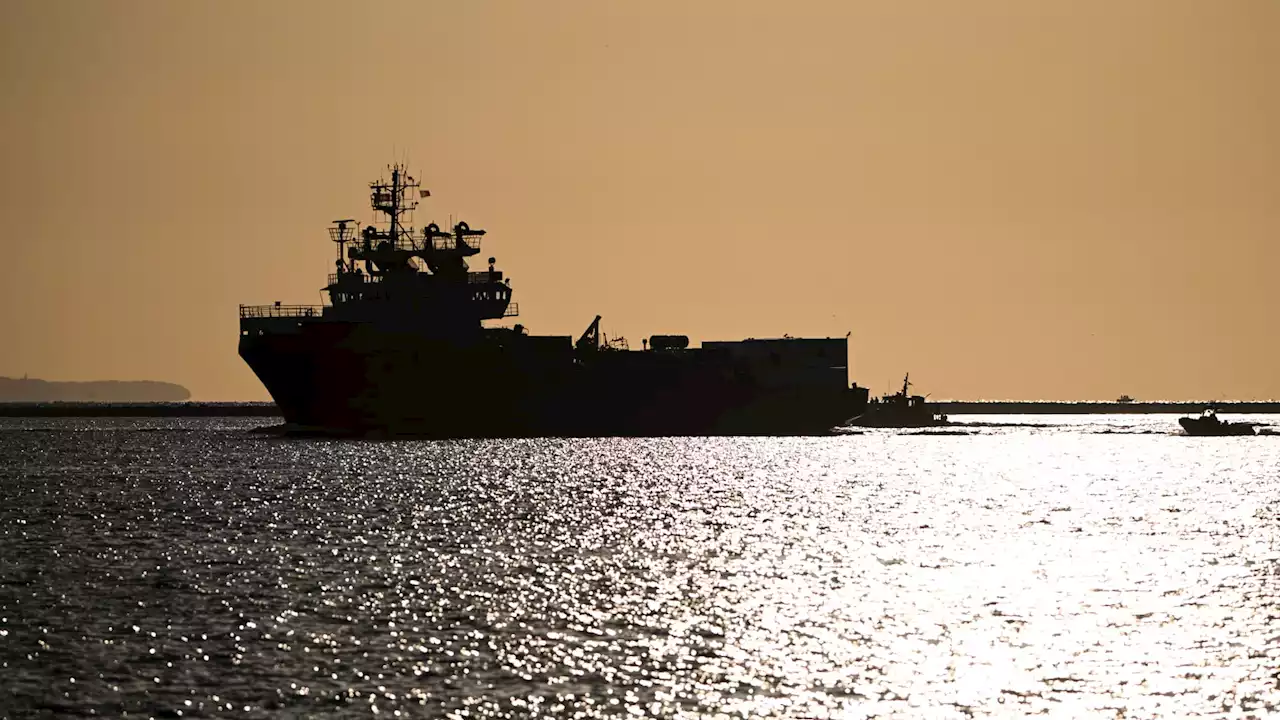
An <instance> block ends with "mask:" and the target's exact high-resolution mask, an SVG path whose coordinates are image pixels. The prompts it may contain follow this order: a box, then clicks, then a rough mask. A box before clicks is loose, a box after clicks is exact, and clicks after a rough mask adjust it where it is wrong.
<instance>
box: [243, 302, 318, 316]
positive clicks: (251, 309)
mask: <svg viewBox="0 0 1280 720" xmlns="http://www.w3.org/2000/svg"><path fill="white" fill-rule="evenodd" d="M323 312H324V306H323V305H241V306H240V317H242V318H301V317H320V315H321V314H322V313H323Z"/></svg>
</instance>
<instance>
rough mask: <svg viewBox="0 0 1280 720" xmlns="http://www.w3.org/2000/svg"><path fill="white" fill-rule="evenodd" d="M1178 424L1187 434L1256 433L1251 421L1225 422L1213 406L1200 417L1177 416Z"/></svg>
mask: <svg viewBox="0 0 1280 720" xmlns="http://www.w3.org/2000/svg"><path fill="white" fill-rule="evenodd" d="M1178 424H1179V425H1181V426H1182V429H1183V430H1186V431H1187V434H1188V435H1257V434H1258V432H1257V430H1255V429H1254V427H1253V423H1241V422H1235V423H1233V422H1227V421H1225V420H1223V419H1221V418H1219V417H1218V414H1217V413H1216V412H1214V410H1213V408H1208V409H1207V410H1205V411H1204V412H1202V413H1200V417H1184V418H1178Z"/></svg>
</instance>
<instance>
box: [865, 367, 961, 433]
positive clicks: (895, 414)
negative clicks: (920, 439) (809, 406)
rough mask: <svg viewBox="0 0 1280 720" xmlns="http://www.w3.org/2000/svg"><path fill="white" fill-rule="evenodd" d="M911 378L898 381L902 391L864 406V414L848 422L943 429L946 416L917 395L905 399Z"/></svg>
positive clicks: (891, 426) (871, 425)
mask: <svg viewBox="0 0 1280 720" xmlns="http://www.w3.org/2000/svg"><path fill="white" fill-rule="evenodd" d="M910 378H911V374H910V373H908V374H907V375H906V377H904V378H903V379H902V390H901V391H899V392H896V393H894V394H893V395H886V396H885V397H882V398H878V399H876V400H872V401H870V402H868V403H867V410H866V412H864V413H862V414H861V415H859V416H857V417H855V418H854V419H852V420H850V421H849V423H848V424H849V425H851V426H854V427H883V428H917V427H936V426H939V425H946V424H948V423H949V422H950V421H949V420H947V416H946V415H944V414H942V413H939V412H934V410H933V409H932V408H930V407H929V406H928V405H927V404H925V401H924V400H925V399H924V397H923V396H920V395H908V394H907V389H908V388H910V387H911V382H910Z"/></svg>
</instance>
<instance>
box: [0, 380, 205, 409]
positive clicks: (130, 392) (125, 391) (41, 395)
mask: <svg viewBox="0 0 1280 720" xmlns="http://www.w3.org/2000/svg"><path fill="white" fill-rule="evenodd" d="M190 397H191V392H190V391H188V390H187V389H186V388H184V387H182V386H181V385H175V384H173V383H167V382H156V381H154V380H90V381H81V382H62V381H52V380H38V379H36V378H27V377H21V378H9V377H0V403H65V402H71V403H155V402H183V401H185V400H188V399H190Z"/></svg>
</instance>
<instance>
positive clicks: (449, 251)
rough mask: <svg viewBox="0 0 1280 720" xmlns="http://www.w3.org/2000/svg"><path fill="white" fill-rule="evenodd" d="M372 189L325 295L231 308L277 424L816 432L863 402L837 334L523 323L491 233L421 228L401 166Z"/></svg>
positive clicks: (410, 430)
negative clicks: (612, 332) (536, 331)
mask: <svg viewBox="0 0 1280 720" xmlns="http://www.w3.org/2000/svg"><path fill="white" fill-rule="evenodd" d="M389 171H390V179H385V178H384V179H381V180H378V181H376V182H373V183H371V184H370V203H371V205H372V208H373V211H374V213H375V222H374V223H372V224H369V225H365V226H361V224H360V223H358V222H356V221H355V220H352V219H346V220H337V221H334V223H333V226H332V227H331V228H329V237H330V239H331V240H332V241H333V243H334V246H335V249H336V253H337V257H336V260H335V261H334V272H333V273H332V274H330V275H329V279H328V283H327V285H326V286H325V288H324V291H323V292H324V293H325V294H326V295H327V299H328V303H327V304H325V305H320V306H303V305H284V304H281V303H279V302H277V303H275V304H272V305H255V306H245V305H242V306H241V307H240V356H241V357H242V358H244V360H245V362H246V363H248V365H249V367H250V368H252V369H253V371H254V373H255V374H256V375H257V376H258V378H259V379H260V380H261V381H262V383H263V385H264V386H266V389H267V391H268V392H269V393H270V394H271V397H272V398H273V399H274V400H275V402H276V405H277V406H279V408H280V410H281V412H282V413H283V415H284V417H285V420H286V423H287V427H290V428H292V429H296V430H299V431H316V432H324V433H334V434H371V433H372V434H387V435H414V436H426V437H513V436H539V435H554V436H586V435H696V434H811V433H823V432H826V431H827V430H829V429H830V428H832V427H833V426H836V425H839V424H841V423H842V422H843V421H845V420H847V419H848V418H850V417H853V416H854V415H857V414H858V413H859V412H861V411H862V409H863V407H864V406H865V405H866V400H867V391H866V389H865V388H859V387H858V386H857V385H853V386H850V385H849V382H848V367H847V366H848V341H847V339H846V338H813V339H804V338H791V337H784V338H781V339H771V340H743V341H736V342H705V343H703V344H702V346H701V347H698V348H691V347H690V346H689V341H688V338H687V337H685V336H683V335H655V336H653V337H651V338H648V339H646V340H645V342H644V343H643V348H642V349H639V350H634V349H631V348H630V347H629V345H628V343H627V342H626V340H625V339H622V338H615V339H613V340H610V339H608V338H607V337H605V335H604V333H603V332H601V330H600V317H599V316H596V317H595V319H594V320H593V321H592V322H591V323H590V326H589V327H588V328H587V330H586V331H585V332H583V333H582V334H581V336H580V337H578V338H577V339H576V340H575V339H574V338H573V337H572V336H571V335H531V334H529V332H528V331H527V330H526V329H525V328H524V327H523V326H522V325H520V324H514V325H511V326H506V325H502V324H496V323H501V322H502V321H504V320H506V319H509V318H514V317H516V316H517V315H518V310H519V309H518V306H517V304H516V303H515V302H513V301H512V296H513V290H512V286H511V281H510V279H508V278H506V277H504V275H503V273H502V271H501V270H498V269H497V267H496V259H495V258H493V257H490V258H488V263H487V268H486V269H481V270H472V269H471V267H470V265H469V264H468V260H470V259H472V258H474V257H475V256H476V255H479V254H480V251H481V241H482V239H483V238H484V237H485V231H484V230H481V229H477V228H472V227H470V226H469V225H468V224H467V223H465V222H458V223H456V224H454V225H453V226H452V227H450V228H447V229H445V228H441V227H440V226H438V225H437V224H435V223H430V224H428V225H426V226H425V227H422V228H414V227H413V226H412V225H411V224H410V223H411V215H412V213H413V211H414V209H416V208H417V204H418V199H419V198H420V197H427V196H428V195H429V193H427V192H426V191H423V190H421V188H420V185H419V183H418V181H417V180H415V179H414V178H413V177H411V176H410V175H409V174H408V173H407V172H406V169H405V168H404V167H403V166H400V165H393V166H391V167H389Z"/></svg>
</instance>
